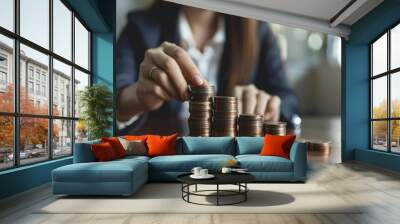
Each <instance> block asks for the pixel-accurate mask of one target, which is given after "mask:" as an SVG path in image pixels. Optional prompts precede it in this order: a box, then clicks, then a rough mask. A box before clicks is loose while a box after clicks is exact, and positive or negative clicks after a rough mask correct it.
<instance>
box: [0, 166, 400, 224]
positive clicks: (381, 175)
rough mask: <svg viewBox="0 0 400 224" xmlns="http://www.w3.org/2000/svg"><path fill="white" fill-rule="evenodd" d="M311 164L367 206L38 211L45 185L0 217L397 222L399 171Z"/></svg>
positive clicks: (328, 184) (8, 205) (214, 223)
mask: <svg viewBox="0 0 400 224" xmlns="http://www.w3.org/2000/svg"><path fill="white" fill-rule="evenodd" d="M311 167H312V170H313V171H311V172H310V175H309V180H308V181H309V182H312V183H317V184H320V185H322V186H324V187H325V188H327V189H328V190H330V191H332V192H334V193H336V194H337V195H339V196H340V197H341V198H343V199H344V200H346V201H349V202H350V201H358V202H360V201H362V202H364V203H367V206H366V207H365V208H363V209H362V212H361V213H357V214H152V215H149V214H37V213H34V211H35V210H36V209H37V208H38V207H40V206H43V205H45V204H46V203H49V202H51V201H52V200H54V196H52V195H51V191H50V187H49V186H43V187H40V188H38V189H35V190H33V191H31V192H27V193H24V194H21V195H18V196H16V197H14V198H11V199H8V200H6V201H4V200H3V201H2V202H0V223H7V224H11V223H29V224H38V223H41V224H50V223H85V224H88V223H107V224H114V223H115V224H128V223H132V224H133V223H135V224H136V223H137V224H148V223H151V224H158V223H161V224H166V223H170V224H179V223H185V224H186V223H193V224H195V223H199V224H207V223H211V224H219V223H229V224H238V223H245V224H252V223H304V224H312V223H362V224H364V223H379V224H390V223H393V224H395V223H396V224H398V223H400V176H399V174H396V173H391V172H387V171H384V170H381V169H376V168H372V167H368V166H365V165H362V164H358V163H346V164H322V163H319V162H312V163H311ZM316 203H317V202H316ZM171 206H173V205H171Z"/></svg>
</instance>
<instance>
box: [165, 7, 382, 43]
mask: <svg viewBox="0 0 400 224" xmlns="http://www.w3.org/2000/svg"><path fill="white" fill-rule="evenodd" d="M167 1H171V2H176V3H180V4H184V5H190V6H194V7H199V8H205V9H209V10H214V11H217V12H222V13H227V14H232V15H237V16H243V17H248V18H252V19H257V20H262V21H267V22H271V23H277V24H282V25H287V26H291V27H297V28H303V29H307V30H312V31H318V32H323V33H328V34H333V35H337V36H341V37H345V38H347V37H348V35H350V32H351V29H350V27H351V25H352V24H354V23H355V22H357V21H358V20H359V19H360V18H362V16H364V15H365V14H367V13H368V12H369V11H371V10H372V9H373V8H375V7H376V6H378V5H379V4H380V3H382V2H383V0H167ZM346 6H348V7H346ZM342 9H344V10H342ZM335 15H337V16H335Z"/></svg>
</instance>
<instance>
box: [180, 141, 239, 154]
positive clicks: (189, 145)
mask: <svg viewBox="0 0 400 224" xmlns="http://www.w3.org/2000/svg"><path fill="white" fill-rule="evenodd" d="M177 154H184V155H200V154H202V155H205V154H225V155H235V139H234V138H232V137H183V138H181V139H179V141H178V144H177Z"/></svg>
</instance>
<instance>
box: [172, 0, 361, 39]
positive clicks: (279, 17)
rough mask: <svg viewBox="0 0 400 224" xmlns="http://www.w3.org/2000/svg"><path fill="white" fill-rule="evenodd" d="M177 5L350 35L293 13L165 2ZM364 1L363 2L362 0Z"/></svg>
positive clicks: (214, 1) (210, 1) (213, 2)
mask: <svg viewBox="0 0 400 224" xmlns="http://www.w3.org/2000/svg"><path fill="white" fill-rule="evenodd" d="M166 1H169V2H174V3H178V4H183V5H188V6H193V7H197V8H203V9H208V10H213V11H216V12H220V13H226V14H231V15H235V16H242V17H246V18H251V19H256V20H260V21H266V22H270V23H277V24H281V25H286V26H291V27H295V28H303V29H306V30H311V31H318V32H322V33H327V34H332V35H337V36H340V37H344V38H347V37H348V36H349V35H350V27H349V26H346V25H337V26H331V23H330V22H329V21H325V20H322V19H316V18H311V17H307V16H302V15H296V14H293V13H288V12H282V11H278V10H274V9H269V8H261V7H257V6H252V5H248V4H245V3H238V2H232V1H226V0H166ZM363 1H364V0H363Z"/></svg>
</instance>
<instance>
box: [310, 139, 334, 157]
mask: <svg viewBox="0 0 400 224" xmlns="http://www.w3.org/2000/svg"><path fill="white" fill-rule="evenodd" d="M330 149H331V143H330V142H325V141H319V140H310V141H308V150H310V151H315V152H321V153H323V154H329V153H330Z"/></svg>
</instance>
